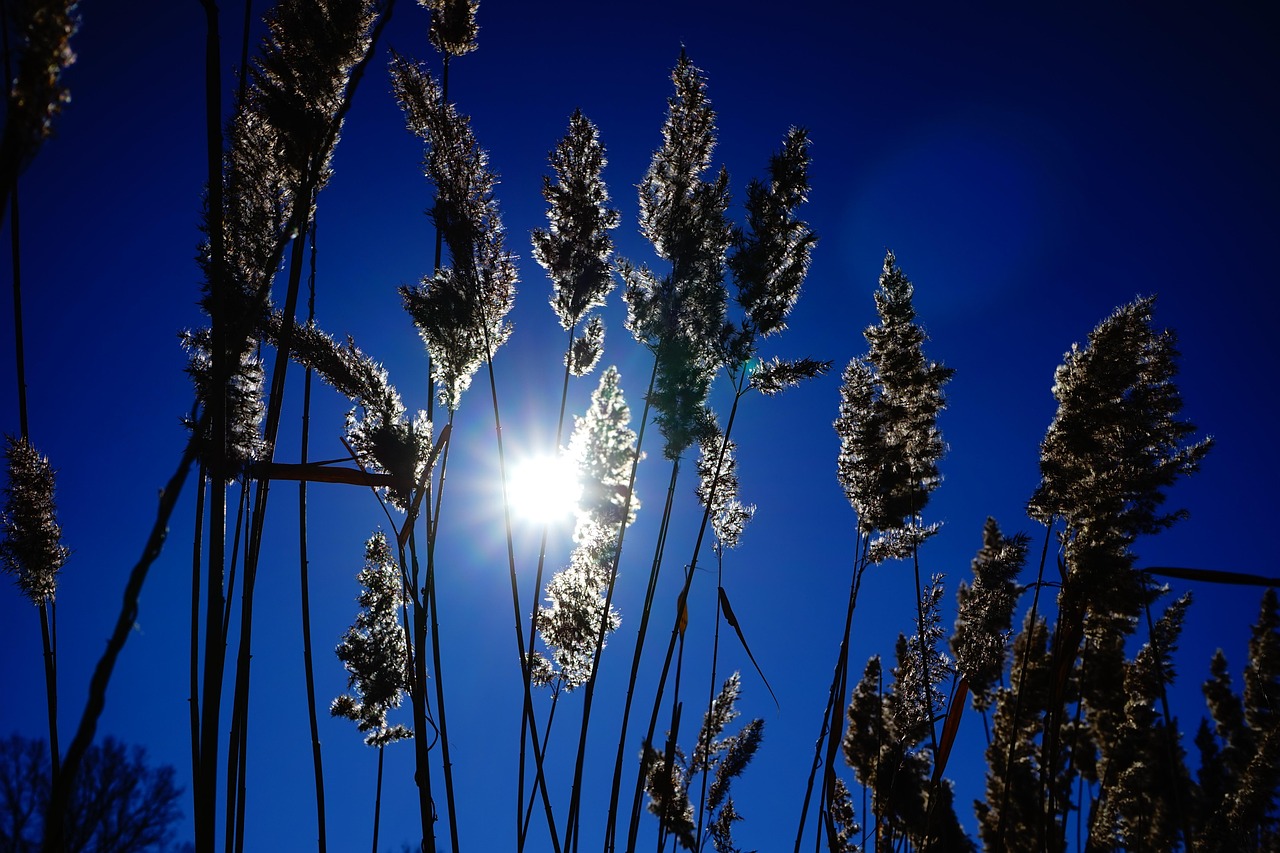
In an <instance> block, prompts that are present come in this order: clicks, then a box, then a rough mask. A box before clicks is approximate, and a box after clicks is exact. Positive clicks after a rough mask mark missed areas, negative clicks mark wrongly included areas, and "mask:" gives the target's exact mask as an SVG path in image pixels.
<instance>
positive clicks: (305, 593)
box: [298, 217, 383, 853]
mask: <svg viewBox="0 0 1280 853" xmlns="http://www.w3.org/2000/svg"><path fill="white" fill-rule="evenodd" d="M310 236H311V269H310V275H309V276H308V280H307V323H308V325H311V324H314V323H315V319H316V218H315V217H312V219H311V232H310ZM312 372H313V371H312V368H311V367H307V369H306V371H305V372H304V374H303V382H302V433H301V436H300V439H299V444H300V446H299V449H298V459H299V461H300V462H301V464H303V465H306V464H307V452H308V449H309V446H310V441H311V378H312ZM298 573H299V579H298V580H299V585H298V592H299V596H300V597H301V600H302V670H303V678H304V681H305V683H306V702H307V723H308V725H309V727H310V730H311V763H312V767H313V769H314V771H315V780H316V847H317V850H318V851H319V853H325V851H326V850H327V849H328V840H327V837H326V832H325V813H324V761H323V759H322V756H321V754H320V725H319V721H318V720H317V719H316V679H315V668H314V666H313V664H312V657H311V582H310V558H309V556H308V549H307V481H306V480H299V481H298ZM382 749H383V747H379V748H378V790H379V791H381V790H382ZM373 837H374V848H375V850H376V848H377V838H378V824H377V818H376V817H375V818H374V828H373Z"/></svg>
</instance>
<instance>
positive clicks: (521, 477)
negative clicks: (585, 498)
mask: <svg viewBox="0 0 1280 853" xmlns="http://www.w3.org/2000/svg"><path fill="white" fill-rule="evenodd" d="M581 496H582V481H581V479H580V478H579V476H578V466H577V465H576V464H575V463H574V461H573V459H571V458H569V457H568V456H565V455H564V454H557V455H555V456H550V455H542V456H532V457H529V458H528V459H525V460H524V461H522V462H520V463H519V464H517V465H516V466H515V468H514V469H513V470H512V471H511V478H510V480H509V481H508V484H507V498H508V500H510V501H511V512H512V514H513V515H515V516H516V517H517V518H522V519H524V520H526V521H532V522H536V523H539V524H551V523H553V522H557V521H564V520H566V519H568V518H570V517H571V516H572V515H573V512H574V510H575V509H576V508H577V506H578V499H579V498H580V497H581Z"/></svg>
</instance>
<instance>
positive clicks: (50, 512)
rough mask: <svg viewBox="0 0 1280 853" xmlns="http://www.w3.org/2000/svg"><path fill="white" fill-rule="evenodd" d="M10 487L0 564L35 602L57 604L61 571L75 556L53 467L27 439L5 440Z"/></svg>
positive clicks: (0, 519)
mask: <svg viewBox="0 0 1280 853" xmlns="http://www.w3.org/2000/svg"><path fill="white" fill-rule="evenodd" d="M4 455H5V463H6V468H7V469H8V472H7V473H8V475H9V476H8V485H6V486H5V489H4V510H3V512H2V513H0V528H2V529H3V533H4V536H3V538H0V566H2V567H3V568H4V571H6V572H8V573H10V574H12V575H15V576H16V578H17V583H18V587H19V589H21V590H22V594H23V595H25V596H26V597H27V598H28V599H29V600H30V601H31V603H32V604H42V603H43V602H46V601H52V600H53V598H54V595H55V594H56V593H57V591H58V571H59V570H60V569H61V568H62V566H63V564H64V563H66V561H67V557H68V556H70V554H71V552H70V551H69V550H68V549H67V548H66V547H65V546H64V545H63V544H62V527H61V526H60V525H59V524H58V519H57V507H56V506H55V505H54V501H53V490H54V483H53V466H51V465H50V464H49V459H48V457H45V456H41V455H40V454H39V453H38V452H36V449H35V448H34V447H32V446H31V442H29V441H28V440H27V439H26V438H14V437H13V436H11V435H9V436H5V453H4Z"/></svg>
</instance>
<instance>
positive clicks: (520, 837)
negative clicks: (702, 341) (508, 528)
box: [516, 327, 574, 851]
mask: <svg viewBox="0 0 1280 853" xmlns="http://www.w3.org/2000/svg"><path fill="white" fill-rule="evenodd" d="M573 333H574V328H573V327H571V328H570V329H569V345H568V346H567V347H566V348H565V360H564V380H563V382H562V383H561V386H560V415H559V417H558V418H557V420H556V438H555V445H554V446H553V447H552V452H553V453H559V452H560V443H561V441H562V440H563V438H564V414H565V409H566V407H567V404H568V401H569V358H570V355H571V352H572V347H573ZM547 534H548V523H546V522H544V523H543V525H542V539H541V542H540V543H539V544H538V568H537V571H536V572H535V573H534V578H533V601H532V606H531V607H530V609H529V642H528V645H527V646H526V647H525V660H526V661H528V660H530V659H532V658H533V645H534V639H535V637H536V636H537V633H538V595H539V594H540V593H541V591H542V572H543V569H544V568H545V566H546V559H547ZM524 678H525V682H526V683H525V692H527V693H532V688H533V685H532V684H531V683H529V682H530V679H531V678H532V670H530V669H529V667H528V666H526V667H524ZM554 707H555V706H554V704H553V705H552V708H553V709H554ZM532 711H533V708H532V706H531V705H530V706H529V707H527V708H525V710H524V711H523V713H521V715H520V762H519V769H518V771H517V779H518V784H517V790H516V850H517V851H523V850H524V842H525V834H526V832H527V831H528V821H527V820H524V819H522V818H521V816H520V812H521V809H522V807H523V805H524V771H525V738H526V737H528V729H529V717H530V714H531V713H532ZM550 736H551V718H550V717H549V718H548V719H547V729H546V731H544V732H543V740H544V745H543V750H542V752H543V753H544V754H545V752H546V745H545V740H546V739H547V738H549V737H550ZM536 772H537V774H538V775H539V776H541V775H542V774H543V767H542V763H541V762H540V761H539V762H538V767H537V771H536Z"/></svg>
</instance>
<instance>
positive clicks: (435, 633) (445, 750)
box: [426, 549, 459, 853]
mask: <svg viewBox="0 0 1280 853" xmlns="http://www.w3.org/2000/svg"><path fill="white" fill-rule="evenodd" d="M426 580H427V583H426V600H427V614H428V618H430V620H431V627H430V632H431V659H432V666H433V667H435V671H434V672H435V678H434V679H433V680H434V681H435V685H436V713H437V715H438V716H439V718H440V754H441V757H442V759H443V762H444V793H445V801H446V803H447V807H448V809H449V840H450V843H451V845H452V849H453V851H454V853H457V851H458V850H459V846H458V813H457V806H456V804H455V802H454V793H453V762H452V760H451V759H450V757H449V723H448V717H447V716H446V714H445V704H444V672H443V667H442V666H441V665H440V621H439V608H438V606H437V602H438V600H439V597H438V596H437V595H436V567H435V559H434V553H433V549H428V551H427V579H426Z"/></svg>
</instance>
